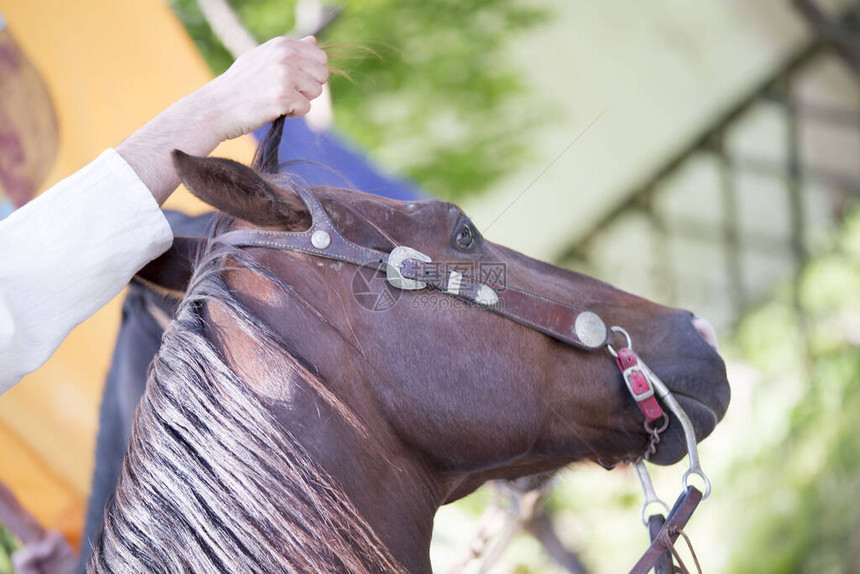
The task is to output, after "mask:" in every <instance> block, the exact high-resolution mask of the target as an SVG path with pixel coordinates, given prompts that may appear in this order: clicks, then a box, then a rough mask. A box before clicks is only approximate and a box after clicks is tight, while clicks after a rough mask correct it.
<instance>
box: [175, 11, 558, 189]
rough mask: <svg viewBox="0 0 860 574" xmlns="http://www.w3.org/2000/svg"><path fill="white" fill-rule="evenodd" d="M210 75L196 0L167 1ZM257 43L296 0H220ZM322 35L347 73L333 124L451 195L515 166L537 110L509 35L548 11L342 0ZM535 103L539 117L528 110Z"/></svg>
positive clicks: (337, 85) (217, 60)
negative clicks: (513, 54) (339, 11)
mask: <svg viewBox="0 0 860 574" xmlns="http://www.w3.org/2000/svg"><path fill="white" fill-rule="evenodd" d="M170 1H171V4H172V5H173V7H174V9H175V10H176V12H177V13H178V14H179V17H180V18H181V19H182V21H183V23H184V24H185V26H186V28H187V29H188V31H189V33H190V34H191V37H192V38H193V39H194V41H195V42H196V44H197V46H198V47H199V49H200V51H201V53H202V54H203V57H204V58H205V59H206V61H207V62H208V63H209V66H210V67H211V68H212V70H213V72H215V73H220V72H222V71H223V70H225V69H226V68H227V67H228V66H229V65H230V63H231V62H232V58H231V57H230V55H229V54H228V53H227V51H226V50H225V49H224V47H223V46H222V45H221V44H220V43H219V42H218V40H217V39H216V38H215V37H214V35H213V34H212V32H211V30H210V29H209V27H208V25H207V24H206V22H205V20H204V18H203V16H202V14H201V13H200V11H199V8H198V7H197V4H196V2H195V0H170ZM230 3H231V5H232V7H233V8H234V9H235V10H236V12H237V14H238V15H239V17H240V19H241V20H242V22H243V23H244V24H245V26H246V27H247V28H248V29H249V30H250V31H251V32H252V34H253V35H254V36H255V37H256V38H257V39H259V40H264V39H267V38H270V37H272V36H275V35H278V34H283V33H285V32H287V31H288V30H290V29H292V27H293V24H294V12H295V10H294V8H295V4H296V0H230ZM339 4H340V5H341V6H342V7H343V9H344V11H343V13H342V14H341V16H340V18H339V19H338V20H336V21H335V23H334V24H333V25H332V26H331V27H330V28H329V29H327V30H326V32H325V34H324V36H323V38H321V40H322V43H324V44H325V45H328V46H331V49H330V59H331V61H332V63H333V64H334V65H335V66H336V67H337V68H340V69H342V70H343V71H344V72H345V73H346V74H347V77H343V76H334V77H333V78H332V80H331V87H332V93H333V99H334V109H335V118H336V125H337V127H338V129H339V130H340V131H342V132H344V133H346V134H347V135H348V136H349V137H350V138H352V140H354V141H356V142H357V143H358V144H360V145H361V146H364V147H365V148H366V149H368V150H370V151H372V152H373V155H374V156H375V157H376V158H377V159H379V160H380V161H381V162H382V163H383V164H384V165H385V166H386V167H388V168H391V169H394V170H397V171H400V172H402V173H405V174H407V175H409V176H411V177H412V178H414V179H415V180H416V181H418V182H419V183H420V184H421V185H423V186H424V187H426V188H427V189H428V190H430V191H431V192H433V193H435V194H437V195H439V196H442V197H446V198H450V199H458V198H462V197H463V196H465V195H468V194H475V193H480V192H482V191H485V190H487V189H488V188H489V187H490V186H491V185H492V184H493V183H494V182H496V181H498V180H499V179H500V178H501V177H502V176H504V175H505V174H507V173H509V172H510V171H511V170H512V169H513V168H515V167H516V166H518V165H520V164H521V162H522V161H523V160H524V159H525V157H526V150H527V148H528V145H527V143H528V137H529V134H530V133H531V131H532V129H533V128H534V126H535V124H536V123H537V122H539V121H540V119H541V118H545V117H546V116H547V114H546V106H545V104H543V103H541V104H540V105H537V103H536V102H535V98H534V96H533V95H531V94H530V91H529V90H528V89H527V87H526V86H525V85H524V82H523V80H522V75H521V74H520V72H519V70H517V69H516V67H515V66H514V65H513V64H512V58H511V52H510V50H509V47H510V44H511V43H512V42H515V41H516V40H517V34H518V33H519V32H522V31H523V30H526V29H528V28H531V27H533V26H534V25H536V24H538V23H539V22H541V21H543V20H544V19H545V18H546V17H547V14H546V13H545V12H544V11H542V10H538V9H535V8H531V7H526V6H525V5H524V3H521V2H517V1H515V0H434V1H430V2H428V1H426V0H342V1H341V2H339ZM538 108H543V112H544V113H542V114H538V113H537V109H538Z"/></svg>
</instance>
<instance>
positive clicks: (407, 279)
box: [218, 187, 711, 574]
mask: <svg viewBox="0 0 860 574" xmlns="http://www.w3.org/2000/svg"><path fill="white" fill-rule="evenodd" d="M298 193H299V195H300V196H301V197H302V199H303V200H304V202H305V204H306V205H307V207H308V209H309V210H310V215H311V221H312V223H311V226H310V228H309V229H307V230H305V231H269V230H263V229H238V230H234V231H228V232H227V233H224V234H222V235H220V236H219V237H218V241H221V242H223V243H227V244H229V245H233V246H235V247H263V248H269V249H279V250H287V251H297V252H300V253H306V254H309V255H315V256H318V257H324V258H327V259H334V260H336V261H343V262H347V263H352V264H354V265H358V266H364V267H370V268H373V269H376V270H377V271H380V272H383V273H385V274H386V277H387V280H388V282H389V284H390V285H391V286H392V287H394V288H397V289H402V290H409V291H412V290H420V289H435V290H437V291H440V292H442V293H446V294H448V295H450V296H452V297H456V298H458V299H460V300H462V301H465V302H467V303H469V304H472V305H475V306H477V307H480V308H483V309H486V310H488V311H490V312H493V313H496V314H498V315H502V316H504V317H507V318H508V319H511V320H513V321H516V322H517V323H520V324H522V325H525V326H527V327H530V328H531V329H534V330H536V331H539V332H541V333H543V334H545V335H548V336H550V337H552V338H554V339H557V340H559V341H562V342H563V343H566V344H568V345H571V346H573V347H576V348H579V349H582V350H585V351H597V350H599V349H602V348H604V347H605V348H606V349H607V350H608V351H609V353H610V354H611V355H612V356H613V357H614V358H615V361H616V363H617V365H618V368H619V369H620V370H621V373H622V376H623V378H624V382H625V384H626V386H627V389H628V391H629V392H630V394H631V396H632V397H633V399H634V400H635V401H636V404H637V405H638V406H639V410H640V411H641V412H642V414H643V416H644V417H645V429H646V431H648V433H649V435H650V437H651V439H650V443H649V446H648V450H647V451H646V453H645V454H644V455H643V456H641V457H639V458H637V459H635V460H634V461H633V463H634V466H635V468H636V473H637V475H638V476H639V480H640V482H641V484H642V488H643V490H644V493H645V502H644V504H643V505H642V510H641V517H642V520H643V521H645V512H646V509H647V508H648V507H649V506H651V505H652V504H655V503H656V504H658V505H661V506H662V507H663V508H664V509H666V510H667V511H668V510H669V509H668V507H667V506H666V504H665V503H663V502H662V501H661V500H660V499H659V498H658V497H657V495H656V493H655V491H654V487H653V485H652V483H651V479H650V477H649V475H648V471H647V469H646V467H645V465H644V463H643V459H647V458H648V457H649V456H650V455H651V454H653V452H654V451H655V450H656V446H657V443H659V442H660V433H661V432H662V431H664V430H665V429H666V427H667V426H668V422H669V419H668V416H667V415H666V413H665V412H664V411H663V409H662V407H661V405H660V403H659V402H658V400H657V399H658V398H659V399H660V400H662V401H663V403H664V404H665V405H666V406H667V407H668V408H669V410H670V411H671V412H672V413H673V414H674V415H675V416H676V417H677V419H678V421H679V422H680V424H681V427H682V429H683V431H684V438H685V441H686V446H687V452H688V455H689V460H690V468H689V470H687V472H686V473H685V474H684V476H683V479H682V480H683V484H684V492H682V494H681V496H680V497H679V498H678V500H677V502H676V503H675V505H674V507H673V508H672V510H671V511H669V513H668V516H667V517H665V518H664V517H663V515H662V514H657V515H652V516H651V517H650V518H649V519H648V521H646V526H649V529H650V531H651V539H652V543H651V546H650V547H649V548H648V550H647V551H646V552H645V553H644V555H643V556H642V558H641V559H640V560H639V562H637V563H636V565H635V566H634V567H633V569H632V570H631V573H641V574H644V573H645V572H648V571H649V570H650V569H651V568H652V567H656V572H657V573H658V574H661V573H662V572H664V571H665V572H672V571H673V570H672V555H673V554H675V555H676V556H677V554H676V553H675V550H674V543H675V541H676V540H677V538H678V536H680V535H681V534H682V529H683V527H684V526H685V525H686V523H687V521H688V520H689V519H690V517H691V516H692V514H693V511H694V510H695V509H696V506H697V505H698V503H699V502H700V501H701V500H703V499H704V498H707V496H708V495H709V494H710V491H711V486H710V482H709V481H708V478H707V477H706V476H705V474H704V472H703V471H702V468H701V466H700V464H699V455H698V449H697V447H696V437H695V433H694V431H693V425H692V422H691V421H690V419H689V417H688V416H687V414H686V413H685V412H684V410H683V409H682V408H681V406H680V405H679V404H678V401H677V400H676V399H675V397H674V396H672V393H671V391H670V390H669V388H668V387H667V386H666V385H665V384H664V383H663V381H661V380H660V378H659V377H657V375H656V374H654V372H653V371H651V369H649V368H648V366H647V365H646V364H645V362H644V361H642V359H641V358H639V357H638V355H636V353H635V352H634V351H633V345H632V340H631V338H630V335H629V334H627V332H626V331H625V330H624V329H622V328H621V327H612V328H611V329H609V328H607V327H606V324H605V323H604V322H603V320H602V319H601V318H600V317H599V316H598V315H597V314H596V313H594V312H592V311H589V310H588V309H584V308H582V307H578V306H576V305H570V304H568V303H564V302H562V301H556V300H554V299H551V298H549V297H545V296H543V295H540V294H537V293H533V292H531V291H527V290H523V289H518V288H514V287H510V286H507V285H502V284H500V283H499V282H497V281H494V280H492V279H491V278H485V277H478V276H475V275H473V274H468V273H462V272H459V271H455V270H449V269H446V268H445V266H444V265H441V264H439V263H434V262H433V261H431V259H430V257H428V256H427V255H424V254H423V253H421V252H419V251H416V250H415V249H412V248H410V247H406V246H397V247H395V248H394V249H393V250H392V251H391V252H390V253H385V252H383V251H379V250H376V249H371V248H368V247H362V246H360V245H356V244H355V243H353V242H351V241H349V240H348V239H346V238H345V237H344V236H343V235H341V233H340V232H339V231H338V230H337V228H336V227H335V226H334V224H333V223H332V221H331V219H330V218H329V216H328V214H327V213H326V212H325V209H323V206H322V204H321V203H320V202H319V200H318V199H317V198H316V197H314V196H313V195H312V194H311V193H310V192H309V191H308V190H307V189H304V188H302V187H299V188H298ZM616 333H618V334H621V335H623V336H624V337H625V339H626V346H625V347H622V348H619V349H618V350H616V349H615V348H614V347H613V346H612V343H613V342H614V340H615V335H616ZM692 475H696V476H698V477H700V479H702V480H703V481H704V484H705V491H704V494H702V492H700V491H699V490H698V489H697V488H696V487H694V486H692V485H690V484H689V477H690V476H692ZM664 568H666V569H665V570H664Z"/></svg>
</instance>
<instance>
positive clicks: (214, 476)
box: [87, 219, 403, 572]
mask: <svg viewBox="0 0 860 574" xmlns="http://www.w3.org/2000/svg"><path fill="white" fill-rule="evenodd" d="M229 224H230V221H229V220H227V219H225V220H224V221H223V222H222V223H221V224H220V225H219V226H218V227H217V228H216V230H215V231H214V232H213V238H211V239H210V242H209V246H208V247H207V249H205V250H204V252H203V253H202V254H201V259H200V261H199V262H198V264H197V266H196V270H195V273H194V276H193V277H192V280H191V284H190V286H189V290H188V294H187V295H186V298H185V299H184V301H183V302H182V304H181V305H180V307H179V309H178V311H177V314H176V317H175V320H174V321H173V323H172V324H171V326H170V327H169V328H168V329H167V331H166V332H165V333H164V338H163V341H162V346H161V349H160V350H159V353H158V355H157V356H156V358H155V359H154V361H153V363H152V365H151V367H150V372H149V377H148V381H147V387H146V392H145V393H144V395H143V398H142V400H141V402H140V405H139V407H138V411H137V415H136V417H135V421H134V424H133V426H132V434H131V441H130V444H129V448H128V451H127V453H126V457H125V460H124V461H123V469H122V473H121V476H120V479H119V482H118V484H117V487H116V491H115V493H114V496H113V497H112V499H111V500H110V501H109V502H108V504H107V506H106V509H105V516H104V525H103V530H102V532H101V533H100V534H99V536H98V538H97V540H96V541H95V542H94V544H93V553H92V557H91V559H90V561H89V564H88V567H87V570H88V571H90V572H175V571H193V572H209V571H228V572H248V571H265V572H334V571H338V572H402V571H403V570H402V568H401V567H400V566H399V565H398V564H397V562H396V561H395V560H394V559H393V558H392V556H391V554H390V553H389V552H388V550H387V549H386V548H385V546H384V545H383V544H382V543H381V542H380V540H379V538H378V537H377V535H376V534H375V533H374V531H373V529H372V528H371V527H370V526H369V525H368V523H367V522H366V521H365V520H364V519H363V518H362V517H361V516H360V515H359V513H358V511H357V510H356V508H355V507H354V506H353V505H352V503H351V502H350V500H349V498H348V497H347V496H346V495H345V494H344V493H343V491H342V490H341V488H340V487H339V486H338V485H337V484H336V482H335V481H334V479H333V478H332V477H331V476H330V475H329V474H328V473H327V472H326V471H325V470H324V469H322V468H321V467H320V466H319V465H318V464H316V463H315V462H314V461H313V460H312V459H311V457H310V456H309V454H308V453H307V451H306V450H305V448H304V447H303V446H302V444H301V441H300V440H298V439H297V437H296V436H294V435H293V434H292V433H291V431H290V430H289V429H288V428H286V427H285V426H284V425H282V424H281V423H280V422H279V421H278V420H277V418H276V417H275V416H274V415H273V414H272V412H271V410H270V406H269V405H267V401H266V400H265V398H264V397H261V396H259V395H258V394H257V393H255V391H254V390H253V389H252V388H251V387H249V385H248V384H247V383H246V382H245V381H243V380H242V378H241V377H240V376H239V375H238V374H237V373H236V371H235V369H233V368H231V366H230V364H229V361H228V360H227V359H226V358H225V356H224V353H223V349H221V348H219V346H218V344H217V343H216V342H213V341H212V340H210V338H209V337H208V336H207V332H206V325H205V319H204V316H203V313H202V310H203V308H204V307H205V306H206V305H218V306H219V308H220V309H222V310H224V311H225V312H227V313H228V314H229V316H230V317H231V319H232V321H233V322H234V323H235V325H236V326H237V327H238V328H240V329H241V330H242V331H243V333H244V334H246V335H248V336H250V337H252V338H253V340H254V341H255V342H256V343H257V344H258V345H259V346H260V348H262V349H265V351H266V352H267V353H272V354H273V355H277V356H280V357H283V360H287V361H289V360H290V355H289V353H287V352H286V351H287V350H286V349H285V348H284V347H283V344H282V343H281V341H280V339H279V338H278V336H277V335H276V334H275V333H274V332H273V331H272V329H271V328H269V327H268V326H267V325H266V323H265V322H264V321H262V320H261V319H260V318H259V317H256V316H254V315H253V313H251V312H250V311H249V310H248V309H247V308H246V307H245V306H244V305H242V303H240V302H239V301H238V300H237V299H236V298H235V297H234V296H233V295H232V294H231V293H230V291H229V289H228V288H227V286H226V284H225V282H224V279H223V276H222V271H223V270H224V266H225V262H227V261H229V262H230V263H229V265H230V266H231V267H233V266H238V267H241V268H243V269H249V270H251V271H252V272H254V273H258V274H260V275H262V276H263V277H265V278H267V279H268V280H271V281H273V282H275V283H276V284H277V283H278V282H279V280H278V279H277V278H276V277H273V276H271V274H269V273H268V272H267V271H266V270H265V269H262V268H260V267H259V264H258V263H256V262H255V261H254V260H253V258H251V257H250V256H248V254H247V253H246V252H244V251H242V250H239V249H236V248H234V247H231V246H227V245H224V244H223V243H220V242H218V241H217V235H218V233H219V232H220V231H221V230H223V229H224V227H225V226H228V225H229ZM289 370H290V371H291V372H293V373H297V374H299V376H301V378H302V379H303V380H302V381H301V383H302V384H305V385H307V386H310V387H312V388H313V389H314V390H316V391H317V392H319V393H320V394H321V395H322V397H323V399H324V400H326V401H327V402H329V403H330V404H332V406H333V408H335V410H337V411H338V412H341V414H343V415H344V416H346V417H347V419H350V417H351V416H353V415H351V412H350V410H349V408H348V407H346V406H345V405H343V404H342V403H340V401H338V399H337V397H335V396H334V395H331V394H330V392H329V391H328V390H327V389H326V388H325V386H324V385H323V384H322V382H321V381H319V380H314V379H315V377H314V375H313V373H309V372H308V371H307V369H306V368H304V367H303V366H302V365H301V364H299V362H298V361H295V364H294V365H291V366H290V369H289ZM327 392H328V393H329V394H328V395H326V393H327ZM350 422H352V423H353V424H356V425H359V426H360V423H358V421H356V420H351V421H350Z"/></svg>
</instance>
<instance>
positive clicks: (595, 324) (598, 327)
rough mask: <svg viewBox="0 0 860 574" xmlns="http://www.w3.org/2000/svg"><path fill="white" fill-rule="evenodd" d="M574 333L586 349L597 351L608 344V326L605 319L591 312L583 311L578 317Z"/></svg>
mask: <svg viewBox="0 0 860 574" xmlns="http://www.w3.org/2000/svg"><path fill="white" fill-rule="evenodd" d="M573 331H574V333H576V338H577V339H579V340H580V341H581V342H582V344H583V345H585V346H586V347H590V348H592V349H596V348H597V347H599V346H601V345H602V344H603V343H605V342H606V325H604V324H603V319H601V318H600V317H598V316H597V314H596V313H592V312H591V311H583V312H582V313H580V314H579V316H577V318H576V322H575V323H574V325H573Z"/></svg>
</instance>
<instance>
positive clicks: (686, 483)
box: [681, 468, 711, 500]
mask: <svg viewBox="0 0 860 574" xmlns="http://www.w3.org/2000/svg"><path fill="white" fill-rule="evenodd" d="M693 474H695V475H696V476H698V477H699V478H701V479H702V481H704V483H705V492H704V493H703V494H702V500H705V499H706V498H708V496H710V494H711V481H710V480H708V477H707V476H705V473H704V472H702V471H701V470H699V469H697V468H691V469H689V470H688V471H687V472H685V473H684V476H683V477H682V478H681V481H682V482H683V483H684V488H687V487H689V486H691V485H690V484H689V480H688V479H689V478H690V475H693ZM693 486H695V485H693Z"/></svg>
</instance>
